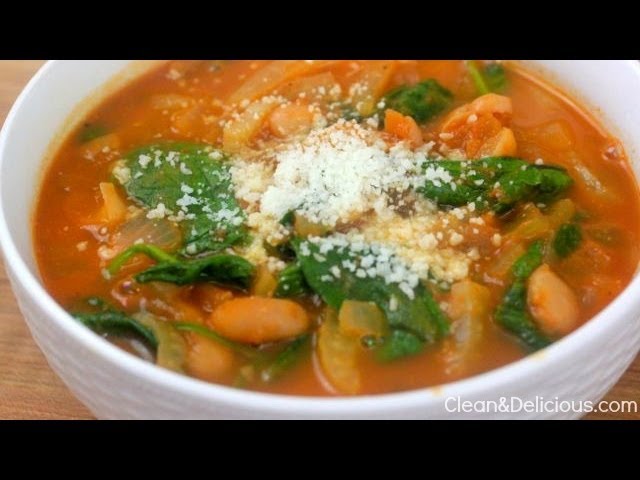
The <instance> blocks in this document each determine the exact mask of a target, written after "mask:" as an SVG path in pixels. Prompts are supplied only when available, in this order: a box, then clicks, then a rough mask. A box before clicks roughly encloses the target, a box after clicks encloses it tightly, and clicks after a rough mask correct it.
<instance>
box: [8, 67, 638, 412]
mask: <svg viewBox="0 0 640 480" xmlns="http://www.w3.org/2000/svg"><path fill="white" fill-rule="evenodd" d="M615 61H616V62H624V63H625V64H626V68H629V69H631V70H632V71H633V73H634V74H635V75H636V77H637V78H638V81H639V82H640V62H636V61H634V60H615ZM61 62H63V61H60V60H50V61H48V62H47V63H45V64H44V65H43V66H42V67H41V68H40V69H39V70H38V72H37V73H36V74H35V75H34V76H33V78H32V79H31V80H30V81H29V82H28V84H27V85H26V87H25V88H24V89H23V90H22V92H21V93H20V95H19V96H18V97H17V99H16V101H15V103H14V104H13V106H12V108H11V110H10V111H9V113H8V115H7V118H6V120H5V123H4V126H3V128H2V131H1V132H0V174H1V172H2V171H3V169H4V168H6V167H5V165H6V164H8V162H9V159H7V156H6V150H7V144H9V143H10V142H11V139H12V137H13V135H14V131H15V119H16V117H17V115H18V112H19V111H20V110H21V108H22V106H23V105H24V104H25V103H26V102H28V100H29V97H30V94H31V92H32V90H34V89H35V88H37V87H38V86H39V85H40V83H41V82H42V81H43V80H46V76H47V74H48V73H49V72H51V71H52V70H53V69H55V68H56V67H57V65H59V64H60V63H61ZM594 113H595V112H594ZM5 208H6V205H4V204H3V192H2V181H1V180H0V249H1V251H2V252H3V253H4V262H5V266H6V267H7V269H8V270H10V272H9V273H10V274H11V275H10V277H12V278H11V280H12V288H13V289H14V290H15V288H14V285H13V282H16V283H17V284H18V285H19V286H20V288H22V289H23V290H24V291H25V292H26V293H27V295H28V297H29V298H30V299H31V301H32V302H34V304H35V305H37V307H38V308H39V309H40V310H42V312H45V316H46V321H47V322H50V323H51V324H52V326H54V327H55V328H59V329H61V330H62V332H63V334H65V335H67V336H69V337H72V339H73V340H74V341H75V342H79V343H81V344H82V345H83V346H84V348H87V349H88V350H90V351H91V352H92V353H93V354H94V355H96V356H98V357H100V358H101V359H102V361H105V362H108V363H110V364H112V365H113V366H114V367H115V368H118V369H120V370H123V371H126V372H127V374H129V375H132V376H136V377H139V378H143V379H145V381H148V382H150V383H151V384H153V385H154V386H155V387H158V388H166V389H169V390H173V391H174V393H176V394H180V395H185V396H196V397H198V398H200V399H207V400H211V401H212V402H223V403H225V404H227V405H233V406H234V408H237V409H246V410H253V411H263V412H270V413H280V414H285V415H287V416H290V417H291V416H296V415H348V414H350V413H356V412H357V413H358V414H367V413H377V414H379V415H382V414H391V415H392V414H393V413H394V412H400V411H402V410H406V409H415V408H420V407H422V408H425V409H427V408H429V407H430V406H434V405H436V404H439V403H440V402H442V401H443V399H445V398H448V397H460V398H462V399H464V398H476V397H477V396H478V395H479V394H480V395H481V394H483V393H495V389H496V388H497V387H500V386H503V385H506V384H508V383H509V382H510V381H513V380H516V379H518V378H520V379H522V378H525V377H527V376H531V377H530V378H536V373H538V372H543V371H544V370H546V369H548V368H550V367H552V366H553V365H554V364H559V363H560V362H561V361H562V360H563V359H565V358H567V357H570V356H571V355H573V354H574V353H576V352H578V351H579V350H581V349H582V348H583V347H584V346H585V345H588V344H589V343H591V342H592V341H594V340H596V339H597V338H598V337H599V336H600V335H601V334H602V333H603V332H605V333H606V331H607V330H608V329H610V328H613V327H612V326H613V325H614V324H615V323H616V322H618V321H620V320H621V319H623V318H625V317H627V316H628V315H633V314H637V312H638V311H640V275H637V274H636V275H635V276H634V278H632V280H631V282H630V283H629V284H628V285H627V287H626V288H625V289H624V290H623V291H622V292H621V293H620V294H619V295H618V296H617V297H616V298H615V299H614V300H613V301H612V302H611V303H610V304H609V305H607V307H605V308H604V309H603V310H602V311H601V312H599V313H598V314H596V315H595V316H594V317H592V318H591V319H590V320H588V321H587V322H586V323H585V324H583V325H582V326H581V327H580V328H578V329H577V330H575V331H574V332H572V333H571V334H569V335H568V336H566V337H564V338H562V339H560V340H559V341H557V342H555V343H553V344H552V345H551V346H549V347H547V348H545V349H543V350H541V351H539V352H536V353H534V354H531V355H528V356H526V357H524V358H522V359H520V360H517V361H515V362H511V363H509V364H506V365H504V366H501V367H498V368H495V369H492V370H489V371H487V372H484V373H481V374H478V375H474V376H471V377H468V378H465V379H462V380H457V381H454V382H451V383H446V384H442V385H438V386H432V387H425V388H419V389H413V390H407V391H402V392H392V393H383V394H375V395H362V396H354V397H330V396H329V397H320V396H296V395H284V394H275V393H264V392H256V391H251V390H242V389H238V388H234V387H230V386H226V385H219V384H214V383H209V382H205V381H202V380H198V379H196V378H192V377H189V376H187V375H182V374H178V373H175V372H172V371H169V370H166V369H163V368H161V367H158V366H156V365H154V364H151V363H148V362H146V361H144V360H142V359H140V358H138V357H136V356H134V355H132V354H130V353H127V352H125V351H124V350H122V349H120V348H118V347H116V346H115V345H113V344H111V343H109V342H108V341H106V340H105V339H103V338H102V337H100V336H99V335H96V334H95V333H93V332H92V331H91V330H90V329H88V328H86V327H85V326H83V325H81V324H80V323H78V322H77V321H75V320H74V319H73V317H71V315H69V314H68V313H67V312H66V311H65V310H64V309H63V308H62V307H61V306H60V305H59V304H58V303H57V302H56V301H55V300H54V299H53V297H52V296H51V295H50V294H49V293H48V292H47V290H46V289H45V287H44V285H43V284H42V283H41V281H40V280H39V279H38V278H37V275H36V274H34V273H32V272H31V271H30V269H29V267H28V266H27V263H26V261H25V260H24V259H23V258H22V256H21V255H20V254H19V252H18V248H17V245H16V243H15V241H14V238H13V235H12V233H11V231H10V229H9V226H8V224H7V219H6V216H5V213H4V212H5ZM29 248H30V249H33V245H32V244H31V245H29ZM21 313H22V309H21ZM23 317H24V314H23Z"/></svg>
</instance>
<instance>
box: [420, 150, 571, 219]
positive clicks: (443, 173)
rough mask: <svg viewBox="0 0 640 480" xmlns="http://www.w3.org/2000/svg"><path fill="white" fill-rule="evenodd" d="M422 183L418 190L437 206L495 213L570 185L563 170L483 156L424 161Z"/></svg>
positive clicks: (549, 197) (542, 199)
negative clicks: (473, 206) (423, 181)
mask: <svg viewBox="0 0 640 480" xmlns="http://www.w3.org/2000/svg"><path fill="white" fill-rule="evenodd" d="M423 169H424V172H425V177H426V180H425V183H424V185H423V186H421V187H419V188H418V189H417V190H418V191H419V192H420V193H422V194H423V195H424V196H425V197H426V198H428V199H430V200H433V201H434V202H436V203H438V204H439V205H445V206H450V207H459V206H463V205H466V204H468V203H471V202H475V205H476V208H478V209H480V210H485V209H488V208H492V209H493V210H495V211H496V212H498V213H502V212H505V211H507V210H509V209H511V208H512V207H513V206H514V205H515V204H516V203H517V202H519V201H533V202H547V201H550V200H553V199H554V198H555V197H557V196H558V195H559V194H560V193H562V192H563V191H565V190H566V189H567V188H569V187H570V186H571V185H572V184H573V180H572V179H571V177H570V176H569V175H568V174H567V172H566V170H564V169H563V168H560V167H554V166H549V165H531V164H529V163H527V162H525V161H524V160H521V159H519V158H512V157H486V158H482V159H479V160H473V161H458V160H429V161H427V162H425V163H424V164H423Z"/></svg>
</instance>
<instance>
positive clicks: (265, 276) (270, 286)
mask: <svg viewBox="0 0 640 480" xmlns="http://www.w3.org/2000/svg"><path fill="white" fill-rule="evenodd" d="M277 286H278V280H277V279H276V277H275V275H274V274H273V273H271V270H269V268H268V267H267V266H266V265H265V264H262V265H260V266H259V267H258V268H257V270H256V274H255V277H254V279H253V283H252V284H251V295H255V296H257V297H272V296H273V293H274V292H275V290H276V288H277Z"/></svg>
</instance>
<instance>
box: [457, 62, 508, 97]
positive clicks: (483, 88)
mask: <svg viewBox="0 0 640 480" xmlns="http://www.w3.org/2000/svg"><path fill="white" fill-rule="evenodd" d="M466 65H467V70H468V71H469V76H471V80H472V81H473V84H474V85H475V87H476V91H477V92H478V95H485V94H487V93H490V92H502V91H504V90H505V89H506V87H507V77H506V72H505V70H504V67H503V66H502V65H500V64H498V63H490V64H488V65H486V66H484V67H482V68H481V67H479V66H478V62H476V61H475V60H467V61H466Z"/></svg>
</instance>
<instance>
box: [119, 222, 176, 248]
mask: <svg viewBox="0 0 640 480" xmlns="http://www.w3.org/2000/svg"><path fill="white" fill-rule="evenodd" d="M140 240H142V242H144V243H146V244H152V245H155V246H156V247H158V248H160V249H162V250H165V251H169V252H171V251H174V250H176V249H178V248H179V247H180V245H181V243H182V233H181V232H180V228H179V227H178V226H176V224H175V223H173V222H171V221H169V220H167V219H166V218H157V219H149V218H147V216H146V215H144V214H140V215H136V216H135V217H133V218H131V219H129V220H127V221H126V222H124V223H123V224H122V225H120V227H119V228H118V229H117V230H116V234H115V240H114V242H113V248H114V249H115V250H116V252H121V251H123V250H125V249H126V248H128V247H130V246H131V245H133V244H135V243H136V242H139V241H140Z"/></svg>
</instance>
